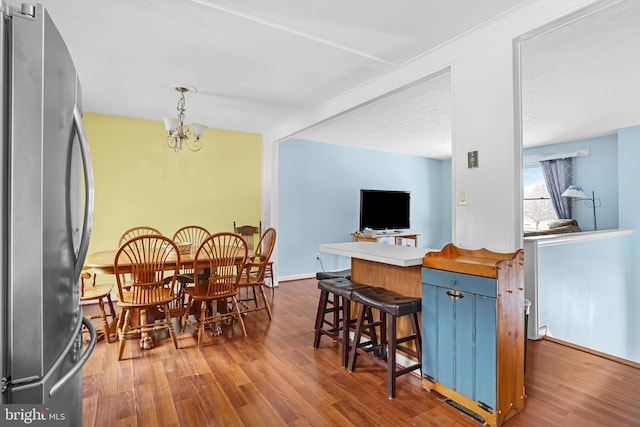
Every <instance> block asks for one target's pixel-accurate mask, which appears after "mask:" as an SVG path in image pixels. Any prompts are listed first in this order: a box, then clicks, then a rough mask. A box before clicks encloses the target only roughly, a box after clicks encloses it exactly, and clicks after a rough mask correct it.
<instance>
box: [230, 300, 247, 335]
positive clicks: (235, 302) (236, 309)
mask: <svg viewBox="0 0 640 427" xmlns="http://www.w3.org/2000/svg"><path fill="white" fill-rule="evenodd" d="M231 301H232V302H231V310H232V311H233V312H234V313H236V316H237V317H238V321H239V322H240V329H242V335H244V336H245V337H246V336H247V329H246V328H245V327H244V319H242V313H240V307H239V306H238V300H237V299H236V297H235V296H233V297H231Z"/></svg>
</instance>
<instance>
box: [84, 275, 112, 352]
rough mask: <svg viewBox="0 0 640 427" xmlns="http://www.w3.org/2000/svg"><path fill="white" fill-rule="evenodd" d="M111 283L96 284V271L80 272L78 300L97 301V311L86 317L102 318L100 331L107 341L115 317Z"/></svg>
mask: <svg viewBox="0 0 640 427" xmlns="http://www.w3.org/2000/svg"><path fill="white" fill-rule="evenodd" d="M112 290H113V284H104V285H96V273H95V272H92V271H90V270H83V271H82V273H81V274H80V301H81V302H86V303H89V304H90V303H94V304H95V303H97V304H98V310H99V312H98V313H97V314H91V315H88V316H87V317H88V318H89V320H93V319H101V320H102V333H103V334H104V339H105V341H106V342H107V343H111V334H110V325H111V324H112V323H113V322H114V321H115V320H116V319H117V314H116V310H115V308H114V305H113V300H112V298H111V291H112Z"/></svg>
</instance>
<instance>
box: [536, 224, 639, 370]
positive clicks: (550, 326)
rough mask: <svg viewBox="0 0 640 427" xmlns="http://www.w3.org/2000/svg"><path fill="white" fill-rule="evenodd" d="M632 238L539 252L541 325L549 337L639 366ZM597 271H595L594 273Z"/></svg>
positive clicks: (625, 237)
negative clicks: (633, 298)
mask: <svg viewBox="0 0 640 427" xmlns="http://www.w3.org/2000/svg"><path fill="white" fill-rule="evenodd" d="M631 238H632V235H625V236H615V237H609V238H601V239H598V240H585V241H577V242H572V243H568V244H557V245H547V246H545V245H543V246H541V247H540V248H539V249H538V263H539V266H540V268H539V269H538V307H539V309H538V310H539V311H538V316H539V326H540V327H543V326H544V327H545V328H546V329H545V333H546V334H548V335H549V336H552V337H555V338H558V339H561V340H563V341H568V342H571V343H573V344H577V345H580V346H582V347H587V348H591V349H594V350H597V351H601V352H603V353H608V354H612V355H614V356H617V357H622V358H624V359H628V360H632V361H634V362H640V354H639V353H638V351H637V350H636V349H634V348H633V347H634V346H636V344H635V342H637V341H638V340H637V339H630V337H632V336H633V334H635V335H636V336H637V334H638V328H637V327H634V325H635V326H637V319H638V314H637V313H638V310H637V309H635V308H634V307H637V305H638V303H640V301H638V300H636V301H635V303H634V304H629V302H630V301H631V300H632V299H631V298H629V296H630V295H631V293H632V290H633V288H634V287H637V286H636V285H637V283H635V284H634V282H633V281H632V280H630V274H629V272H630V269H631V266H632V265H633V261H632V257H631V254H630V246H631ZM590 267H592V268H590Z"/></svg>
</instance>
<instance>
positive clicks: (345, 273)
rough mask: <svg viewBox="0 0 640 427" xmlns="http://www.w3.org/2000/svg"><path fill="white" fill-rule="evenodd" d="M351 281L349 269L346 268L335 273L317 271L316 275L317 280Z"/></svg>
mask: <svg viewBox="0 0 640 427" xmlns="http://www.w3.org/2000/svg"><path fill="white" fill-rule="evenodd" d="M338 278H343V279H351V269H350V268H347V269H345V270H337V271H318V272H317V273H316V279H317V280H324V279H338Z"/></svg>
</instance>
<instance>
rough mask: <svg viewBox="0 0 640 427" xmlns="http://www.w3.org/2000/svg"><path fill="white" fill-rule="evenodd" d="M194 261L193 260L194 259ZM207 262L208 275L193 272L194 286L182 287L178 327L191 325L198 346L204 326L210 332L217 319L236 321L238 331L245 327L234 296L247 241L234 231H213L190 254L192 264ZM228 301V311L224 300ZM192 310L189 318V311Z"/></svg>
mask: <svg viewBox="0 0 640 427" xmlns="http://www.w3.org/2000/svg"><path fill="white" fill-rule="evenodd" d="M195 260H197V261H195ZM203 260H207V261H208V268H209V276H208V277H206V278H204V280H203V278H201V277H200V275H195V286H193V287H191V286H190V287H188V288H186V289H185V293H186V295H187V309H186V310H185V314H184V315H183V316H182V330H183V331H184V330H185V328H186V326H187V325H191V326H192V327H194V328H195V329H196V330H197V332H198V348H202V335H203V333H204V329H205V327H209V328H211V330H212V332H213V331H215V328H216V327H219V326H220V325H221V322H224V321H227V320H231V324H232V325H233V320H237V321H238V323H240V328H241V329H242V334H243V335H244V336H245V337H246V336H247V330H246V329H245V326H244V321H243V320H242V315H241V313H240V309H239V305H238V301H237V298H236V297H237V295H238V282H239V281H240V277H241V275H242V272H243V266H244V264H245V262H246V261H247V243H246V241H245V240H244V239H243V238H242V236H240V235H238V234H235V233H216V234H212V235H211V236H209V237H208V238H207V239H205V241H204V242H202V244H201V245H200V247H199V248H198V249H197V250H196V253H195V255H194V269H195V268H197V265H196V263H200V265H202V261H203ZM229 302H230V303H231V307H230V310H228V303H229ZM192 311H193V313H194V317H193V320H192V318H191V316H190V313H191V312H192Z"/></svg>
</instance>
